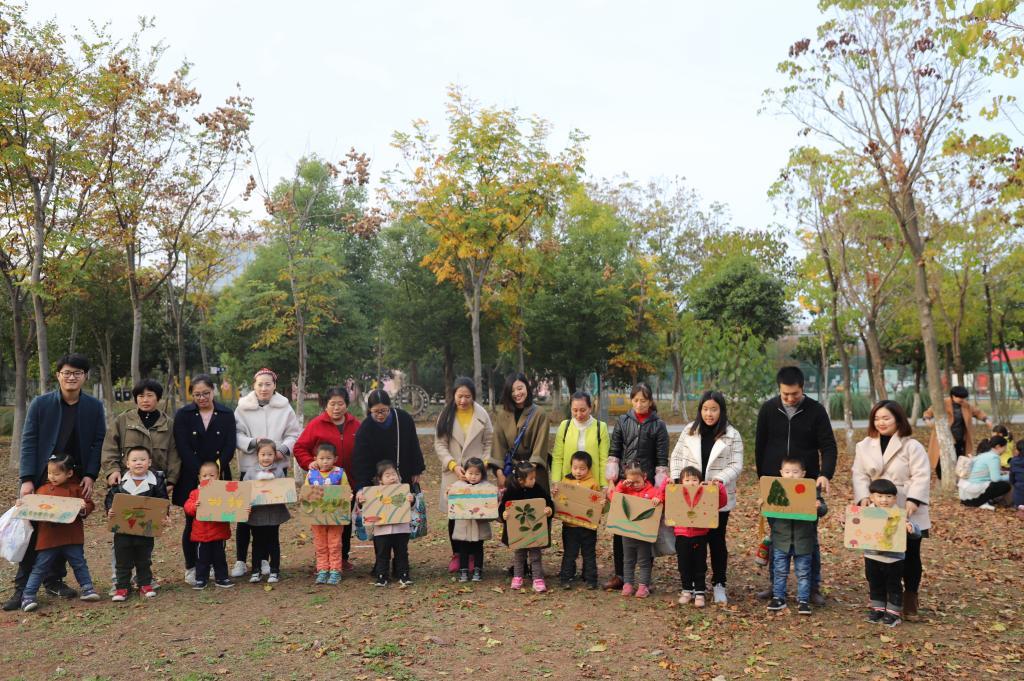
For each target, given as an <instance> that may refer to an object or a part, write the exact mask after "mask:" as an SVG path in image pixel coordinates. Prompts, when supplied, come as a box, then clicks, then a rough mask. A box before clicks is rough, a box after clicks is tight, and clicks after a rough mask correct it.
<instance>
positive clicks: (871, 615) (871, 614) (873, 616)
mask: <svg viewBox="0 0 1024 681" xmlns="http://www.w3.org/2000/svg"><path fill="white" fill-rule="evenodd" d="M884 615H885V612H884V611H882V610H868V617H867V620H868V622H871V623H872V624H881V623H882V617H883V616H884Z"/></svg>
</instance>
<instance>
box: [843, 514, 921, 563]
mask: <svg viewBox="0 0 1024 681" xmlns="http://www.w3.org/2000/svg"><path fill="white" fill-rule="evenodd" d="M906 524H907V513H906V511H904V510H903V509H902V508H877V507H875V506H857V505H850V506H847V507H846V523H845V525H844V528H843V545H844V546H846V548H848V549H858V550H864V549H870V550H874V551H898V552H903V551H906V550H907V530H906Z"/></svg>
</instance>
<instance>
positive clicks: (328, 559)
mask: <svg viewBox="0 0 1024 681" xmlns="http://www.w3.org/2000/svg"><path fill="white" fill-rule="evenodd" d="M337 461H338V456H337V450H335V448H334V445H332V444H330V443H329V442H321V443H320V444H319V445H317V448H316V454H315V456H314V457H313V463H311V464H310V465H309V472H307V473H306V484H307V485H310V486H313V487H316V486H325V485H340V484H342V483H343V482H345V480H346V478H345V471H343V470H342V469H341V468H339V467H338V466H336V465H335V464H336V463H337ZM312 529H313V546H314V548H315V549H316V581H315V583H316V584H330V585H331V586H334V585H336V584H338V583H339V582H340V581H341V532H342V529H341V525H313V526H312Z"/></svg>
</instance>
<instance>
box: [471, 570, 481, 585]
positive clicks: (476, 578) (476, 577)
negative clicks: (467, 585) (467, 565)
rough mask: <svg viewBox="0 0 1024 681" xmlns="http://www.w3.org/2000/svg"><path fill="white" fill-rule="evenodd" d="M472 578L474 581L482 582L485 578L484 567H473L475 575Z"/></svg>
mask: <svg viewBox="0 0 1024 681" xmlns="http://www.w3.org/2000/svg"><path fill="white" fill-rule="evenodd" d="M470 580H471V581H474V582H482V581H483V580H484V570H483V568H478V567H475V568H473V576H472V577H471V578H470Z"/></svg>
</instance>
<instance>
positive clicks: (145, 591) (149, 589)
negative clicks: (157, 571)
mask: <svg viewBox="0 0 1024 681" xmlns="http://www.w3.org/2000/svg"><path fill="white" fill-rule="evenodd" d="M139 593H140V594H142V597H143V598H153V597H155V596H156V589H154V588H153V586H152V585H151V584H147V585H146V586H140V587H139Z"/></svg>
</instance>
